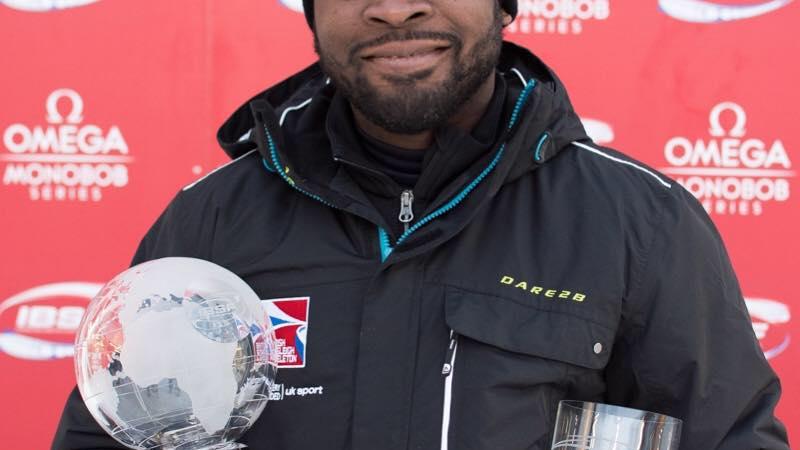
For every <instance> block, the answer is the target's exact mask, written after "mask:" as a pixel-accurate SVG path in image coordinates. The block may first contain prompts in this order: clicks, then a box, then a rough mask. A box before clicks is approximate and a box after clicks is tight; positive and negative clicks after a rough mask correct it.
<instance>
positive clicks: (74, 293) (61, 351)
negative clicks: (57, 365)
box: [0, 282, 102, 361]
mask: <svg viewBox="0 0 800 450" xmlns="http://www.w3.org/2000/svg"><path fill="white" fill-rule="evenodd" d="M101 287H102V285H101V284H96V283H82V282H69V283H55V284H47V285H43V286H38V287H35V288H33V289H28V290H26V291H24V292H20V293H19V294H16V295H14V296H12V297H10V298H8V299H6V300H5V301H3V302H2V303H0V352H3V353H6V354H8V355H11V356H13V357H15V358H20V359H26V360H33V361H44V360H52V359H60V358H70V357H72V355H73V344H74V342H75V332H76V331H77V330H78V326H79V325H80V322H81V318H82V317H83V313H84V311H85V310H86V305H88V303H89V301H90V300H91V299H92V297H94V295H95V294H97V293H98V292H99V291H100V288H101Z"/></svg>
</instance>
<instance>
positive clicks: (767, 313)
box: [745, 298, 792, 359]
mask: <svg viewBox="0 0 800 450" xmlns="http://www.w3.org/2000/svg"><path fill="white" fill-rule="evenodd" d="M745 303H747V310H748V311H749V312H750V318H751V319H752V320H753V330H754V331H755V333H756V337H757V338H758V341H759V342H760V343H761V349H762V350H763V351H764V356H766V357H767V359H772V358H775V357H776V356H778V355H780V354H781V353H783V352H784V351H786V349H787V348H788V347H789V344H790V343H791V335H790V334H789V332H788V329H787V328H788V326H787V324H788V323H789V321H790V320H791V318H792V316H791V313H790V311H789V307H788V306H786V305H784V304H783V303H781V302H778V301H775V300H769V299H764V298H746V299H745Z"/></svg>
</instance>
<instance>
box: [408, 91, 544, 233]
mask: <svg viewBox="0 0 800 450" xmlns="http://www.w3.org/2000/svg"><path fill="white" fill-rule="evenodd" d="M535 86H536V80H534V79H531V80H530V81H529V82H528V84H526V85H525V89H523V90H522V93H521V94H520V96H519V98H518V99H517V103H516V105H514V110H513V112H512V113H511V120H509V122H508V129H509V130H510V129H511V128H513V127H514V125H516V123H517V120H518V119H519V114H520V112H521V111H522V107H523V106H524V105H525V101H526V100H527V99H528V96H529V95H530V93H531V91H533V88H534V87H535ZM505 149H506V144H505V143H503V145H501V146H500V149H499V150H497V154H496V155H495V157H494V158H493V159H492V162H490V163H489V165H488V166H486V168H484V169H483V171H481V173H480V174H478V176H477V177H476V178H475V179H474V180H472V182H470V183H469V184H468V185H467V186H466V187H464V189H462V190H461V192H459V193H458V194H456V196H455V197H453V198H452V199H450V201H449V202H447V203H445V204H444V205H442V206H441V207H440V208H438V209H436V211H433V212H432V213H430V214H428V215H427V216H425V217H423V218H422V219H420V220H419V221H418V222H417V223H415V224H414V225H412V226H411V227H410V228H409V229H408V230H407V231H406V232H405V233H403V234H402V235H401V236H400V237H399V238H398V239H397V243H396V244H395V247H396V246H398V245H400V243H402V242H403V241H405V240H406V239H408V237H409V236H411V235H412V234H413V233H414V232H415V231H417V230H419V229H420V228H422V227H424V226H425V225H427V224H428V223H430V222H431V221H433V220H434V219H436V218H438V217H440V216H442V215H444V214H446V213H448V212H449V211H451V210H453V209H454V208H455V207H456V206H458V205H459V203H461V202H463V201H464V199H465V198H467V197H468V196H469V194H470V193H471V192H472V191H473V190H474V189H475V188H476V187H478V185H479V184H480V183H481V181H483V180H484V179H485V178H486V177H487V176H488V175H489V174H490V173H491V172H492V171H493V170H494V168H495V167H497V164H499V163H500V160H501V159H502V157H503V152H504V151H505Z"/></svg>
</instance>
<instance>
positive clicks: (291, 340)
mask: <svg viewBox="0 0 800 450" xmlns="http://www.w3.org/2000/svg"><path fill="white" fill-rule="evenodd" d="M261 303H262V304H263V305H264V307H265V308H266V309H267V315H269V320H270V322H271V323H272V327H273V329H274V330H275V341H276V345H275V350H276V353H277V355H278V358H277V359H278V367H281V368H302V367H305V366H306V355H307V352H308V349H307V346H306V334H307V333H308V308H309V304H310V303H311V299H310V298H309V297H300V298H282V299H273V300H262V301H261Z"/></svg>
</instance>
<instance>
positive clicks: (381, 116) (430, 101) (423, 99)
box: [314, 2, 503, 134]
mask: <svg viewBox="0 0 800 450" xmlns="http://www.w3.org/2000/svg"><path fill="white" fill-rule="evenodd" d="M495 3H496V5H495V11H494V21H493V23H492V26H491V27H490V28H489V30H487V32H486V34H485V35H484V36H482V37H481V38H479V39H478V41H477V44H476V46H475V48H473V49H472V51H470V52H469V53H468V54H466V55H463V57H462V54H461V53H462V50H463V43H462V42H461V40H460V39H459V38H458V37H457V36H455V35H452V34H449V33H434V32H413V31H408V32H404V33H398V32H391V33H388V34H386V35H383V36H381V37H380V38H378V39H376V40H373V41H370V42H366V43H362V44H359V45H356V46H355V47H354V48H353V49H351V51H350V59H349V64H350V65H351V66H353V65H354V66H355V68H356V73H357V74H358V75H356V76H355V78H354V79H348V78H346V77H345V75H344V70H342V69H343V66H342V64H340V63H339V62H337V61H336V60H334V59H333V58H331V57H330V55H327V54H326V53H325V52H324V51H322V50H321V48H320V45H319V40H318V39H317V36H316V34H315V36H314V48H315V50H316V51H317V54H318V55H319V59H320V65H321V66H322V70H323V71H324V72H325V73H326V74H327V75H328V76H329V77H330V78H331V81H332V82H333V84H334V86H336V88H337V89H339V90H340V91H341V92H342V94H343V95H344V96H345V98H347V100H348V101H349V102H350V104H351V105H353V107H355V108H356V109H358V110H359V111H360V112H361V113H362V114H363V115H364V116H365V117H366V118H367V119H368V120H369V121H370V122H372V123H374V124H375V125H378V126H379V127H381V128H383V129H384V130H387V131H389V132H392V133H398V134H418V133H421V132H423V131H426V130H433V129H436V128H440V127H442V126H443V125H445V124H446V123H447V122H448V121H449V120H450V118H451V117H453V115H455V113H456V112H458V110H459V109H461V107H462V106H463V105H464V104H465V103H466V102H467V101H468V100H469V99H470V98H471V97H472V96H473V95H474V94H475V93H476V92H477V91H478V88H480V86H481V85H482V84H483V83H484V82H485V81H486V79H487V78H489V76H491V75H492V74H493V73H494V70H495V67H496V66H497V63H498V61H499V60H500V49H501V47H502V43H503V19H502V10H501V9H500V6H499V2H495ZM426 38H427V39H443V40H447V41H449V42H450V43H451V48H450V50H449V51H451V52H452V54H453V61H452V65H453V71H452V72H451V74H450V76H449V77H448V78H447V79H446V80H445V81H444V82H443V83H442V84H440V85H439V86H435V87H431V88H428V89H421V88H418V87H417V86H416V84H417V81H419V80H422V79H425V78H426V77H428V76H430V74H431V72H432V71H430V70H429V71H422V72H418V73H415V74H411V75H406V76H397V77H390V78H387V79H388V80H389V81H390V82H391V83H392V84H393V85H394V86H395V87H396V89H395V90H394V92H393V93H392V94H382V93H380V92H379V91H378V90H377V89H376V88H375V87H374V86H372V85H371V84H370V83H369V81H368V80H367V79H366V77H364V76H363V75H362V74H361V71H360V70H359V68H360V65H361V64H363V62H362V61H361V60H360V59H359V58H358V57H357V56H355V54H356V53H357V52H358V51H359V50H361V49H363V48H364V47H368V46H374V45H379V44H381V43H385V42H392V41H403V40H411V39H426Z"/></svg>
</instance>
